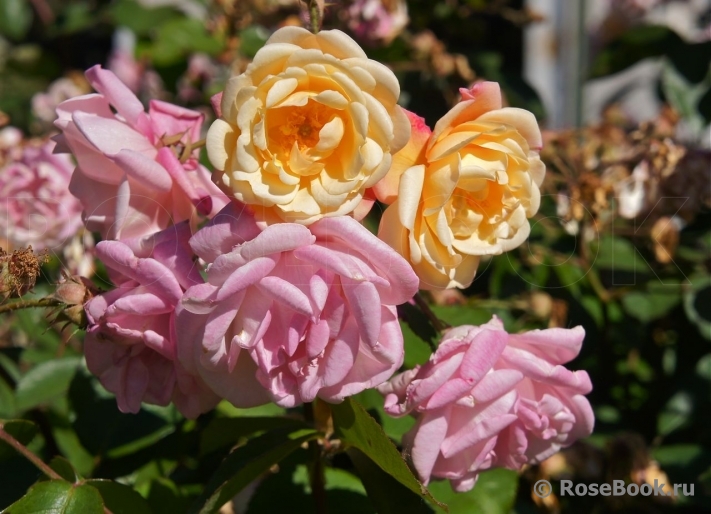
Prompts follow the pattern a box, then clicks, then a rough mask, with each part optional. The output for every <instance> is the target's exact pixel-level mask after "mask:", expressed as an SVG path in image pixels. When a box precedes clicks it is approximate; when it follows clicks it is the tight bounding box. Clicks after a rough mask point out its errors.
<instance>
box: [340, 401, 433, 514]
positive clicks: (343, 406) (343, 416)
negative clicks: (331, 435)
mask: <svg viewBox="0 0 711 514" xmlns="http://www.w3.org/2000/svg"><path fill="white" fill-rule="evenodd" d="M330 408H331V412H332V413H333V429H334V432H335V434H336V437H338V438H339V439H340V440H341V441H342V442H343V443H344V444H346V445H347V446H352V447H355V448H357V449H358V450H360V451H361V452H363V453H364V454H365V455H366V456H367V457H368V458H369V459H370V460H372V461H373V462H375V463H376V464H377V465H378V466H379V467H380V468H381V469H382V470H383V471H385V472H386V473H387V474H389V475H390V476H392V477H393V478H395V479H396V480H397V481H398V482H400V483H401V484H402V485H404V486H405V487H407V488H408V489H410V490H411V491H412V492H414V493H415V494H417V495H419V496H422V497H423V498H426V499H428V500H430V501H432V502H434V503H436V504H437V505H440V506H442V507H444V506H443V505H442V504H440V503H439V502H438V501H437V500H435V498H434V497H433V496H432V495H431V494H430V493H429V491H428V490H427V488H425V486H423V485H422V484H421V483H420V482H419V481H418V480H417V478H415V475H413V474H412V471H410V468H408V467H407V464H406V463H405V461H404V460H403V458H402V456H401V455H400V452H399V451H398V450H397V448H396V447H395V445H394V444H393V443H392V441H391V440H390V439H389V438H388V436H387V435H385V432H384V431H383V429H382V427H381V426H380V425H378V423H377V422H376V421H375V420H374V419H373V417H372V416H371V415H370V414H368V413H367V412H366V411H365V409H364V408H363V406H362V405H360V404H358V403H357V402H356V401H354V400H352V399H350V398H346V399H345V400H344V401H343V402H342V403H339V404H334V405H330ZM366 487H367V486H366Z"/></svg>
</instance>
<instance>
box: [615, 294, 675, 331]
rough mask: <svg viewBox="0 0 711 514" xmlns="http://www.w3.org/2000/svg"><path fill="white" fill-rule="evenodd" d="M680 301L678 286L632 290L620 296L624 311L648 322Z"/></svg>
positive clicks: (665, 312)
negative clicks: (642, 290)
mask: <svg viewBox="0 0 711 514" xmlns="http://www.w3.org/2000/svg"><path fill="white" fill-rule="evenodd" d="M680 301H681V294H680V291H679V287H678V286H677V287H673V286H668V287H666V288H649V289H648V290H647V291H645V292H639V291H634V292H630V293H627V294H626V295H625V296H623V297H622V307H624V309H625V312H627V314H629V315H630V316H632V317H633V318H636V319H638V320H640V321H641V322H642V323H649V322H650V321H653V320H655V319H659V318H662V317H664V316H665V315H666V314H667V313H668V312H669V311H670V310H671V309H673V308H674V307H676V306H677V305H678V304H679V302H680Z"/></svg>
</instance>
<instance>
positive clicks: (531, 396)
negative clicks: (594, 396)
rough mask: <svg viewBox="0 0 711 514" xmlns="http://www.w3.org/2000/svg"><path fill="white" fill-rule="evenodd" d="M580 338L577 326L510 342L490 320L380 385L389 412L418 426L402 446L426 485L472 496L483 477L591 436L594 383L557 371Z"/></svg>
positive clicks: (453, 336) (455, 333) (456, 333)
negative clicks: (446, 484)
mask: <svg viewBox="0 0 711 514" xmlns="http://www.w3.org/2000/svg"><path fill="white" fill-rule="evenodd" d="M584 337H585V332H584V330H583V329H582V327H576V328H573V329H562V328H553V329H548V330H533V331H530V332H525V333H523V334H509V333H507V332H506V331H505V330H504V327H503V325H502V323H501V321H499V319H498V318H496V317H494V319H492V320H491V321H489V322H488V323H487V324H485V325H482V326H480V327H475V326H461V327H457V328H454V329H452V330H450V331H449V332H447V333H446V334H445V336H444V338H443V339H442V342H441V343H440V345H439V347H438V348H437V351H436V352H435V353H434V354H433V355H432V357H431V358H430V360H429V362H427V363H426V364H425V365H423V366H422V367H417V368H415V369H412V370H410V371H407V372H405V373H402V374H400V375H398V376H396V377H394V378H393V379H392V380H390V382H388V383H387V384H384V385H382V386H380V387H379V388H378V389H379V391H380V392H381V393H382V394H383V395H384V396H385V410H386V411H387V412H388V413H389V414H391V415H393V416H402V415H405V414H407V413H410V414H412V415H413V416H415V418H417V423H416V425H415V426H414V427H413V428H412V430H411V431H410V432H408V433H407V434H406V435H405V437H404V438H403V446H404V452H405V453H407V454H409V455H411V459H412V464H413V466H414V468H415V470H416V471H417V473H418V475H419V476H420V478H421V479H422V481H423V482H424V483H425V484H427V483H429V481H430V480H431V479H433V478H436V479H448V480H450V481H451V483H452V487H453V488H454V489H455V490H457V491H468V490H470V489H471V488H472V487H474V484H475V483H476V480H477V478H478V475H479V472H481V471H483V470H486V469H489V468H492V467H505V468H509V469H514V470H520V469H521V467H522V466H523V465H524V464H526V463H529V464H533V463H537V462H541V461H542V460H544V459H546V458H548V457H549V456H551V455H552V454H554V453H555V452H557V451H558V450H560V449H561V448H562V447H565V446H569V445H570V444H572V443H573V442H574V441H576V440H577V439H580V438H582V437H586V436H588V435H590V433H591V432H592V429H593V424H594V416H593V412H592V409H591V407H590V403H589V402H588V401H587V399H585V397H584V396H583V395H585V394H587V393H589V392H590V391H591V390H592V385H591V383H590V378H589V376H588V374H587V373H586V372H585V371H569V370H568V369H566V368H565V367H564V366H563V364H565V363H567V362H569V361H570V360H572V359H574V358H575V357H576V356H577V355H578V353H579V352H580V348H581V345H582V342H583V338H584Z"/></svg>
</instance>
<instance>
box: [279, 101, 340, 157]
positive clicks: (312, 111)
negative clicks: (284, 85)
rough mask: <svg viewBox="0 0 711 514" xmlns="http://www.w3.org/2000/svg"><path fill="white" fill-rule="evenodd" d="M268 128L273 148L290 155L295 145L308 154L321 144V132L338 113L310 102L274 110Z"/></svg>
mask: <svg viewBox="0 0 711 514" xmlns="http://www.w3.org/2000/svg"><path fill="white" fill-rule="evenodd" d="M274 111H275V112H274V114H273V115H270V120H269V121H270V122H269V127H268V130H269V132H268V134H269V138H270V139H271V143H272V147H274V148H278V149H280V150H281V151H282V152H284V154H285V155H289V154H290V152H291V150H292V148H293V147H294V143H296V144H297V145H298V147H299V150H301V151H302V152H304V153H306V151H307V150H309V149H310V148H313V147H314V146H316V145H317V144H318V142H319V132H320V131H321V129H322V128H323V126H324V125H325V124H326V123H328V122H329V121H331V119H333V117H334V116H335V114H336V112H335V110H334V109H332V108H330V107H327V106H325V105H323V104H320V103H318V102H314V101H311V100H309V102H308V103H307V104H306V105H304V106H289V107H282V108H280V109H274Z"/></svg>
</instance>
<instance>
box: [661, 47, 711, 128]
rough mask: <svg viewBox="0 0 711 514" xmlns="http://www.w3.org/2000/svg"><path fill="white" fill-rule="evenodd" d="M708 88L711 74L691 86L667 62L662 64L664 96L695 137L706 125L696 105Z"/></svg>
mask: <svg viewBox="0 0 711 514" xmlns="http://www.w3.org/2000/svg"><path fill="white" fill-rule="evenodd" d="M699 67H700V66H699ZM707 69H708V64H707ZM710 86H711V73H708V74H706V77H705V80H703V81H702V82H701V83H699V84H692V83H691V82H689V81H688V80H687V79H686V78H685V77H684V76H683V75H682V74H681V73H679V71H678V70H677V69H676V68H675V67H674V66H673V65H672V64H671V63H670V62H669V61H668V60H666V61H665V62H664V66H663V68H662V91H664V96H665V97H666V99H667V101H668V102H669V104H670V105H671V106H672V107H674V109H676V111H677V112H678V113H679V114H681V116H682V118H684V120H686V122H687V123H688V125H689V127H690V129H691V131H692V133H693V134H694V135H696V136H700V135H701V133H702V132H703V129H704V126H705V125H706V123H705V120H704V117H703V116H702V115H701V113H699V109H698V104H699V101H700V100H701V98H702V97H703V95H704V93H706V92H707V91H708V89H709V87H710Z"/></svg>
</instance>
